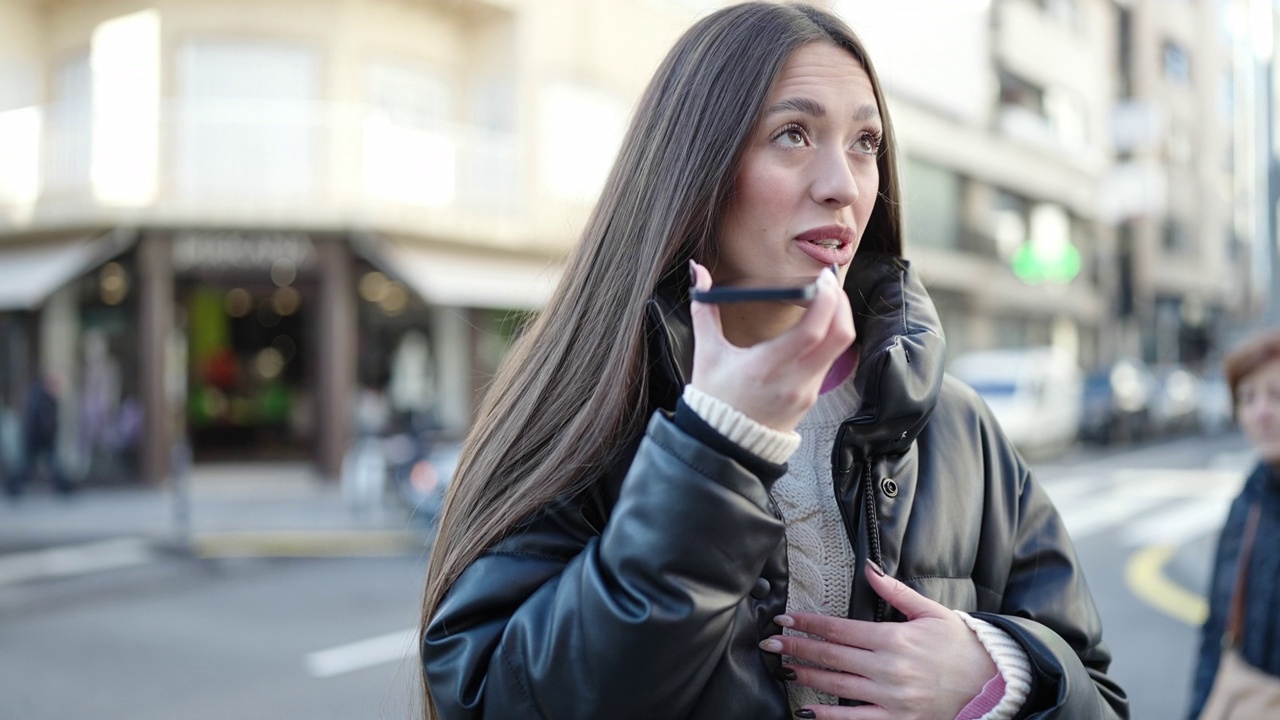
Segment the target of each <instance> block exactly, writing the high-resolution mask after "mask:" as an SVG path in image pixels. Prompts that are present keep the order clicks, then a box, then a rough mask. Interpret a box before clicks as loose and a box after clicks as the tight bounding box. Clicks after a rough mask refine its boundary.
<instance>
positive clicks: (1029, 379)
mask: <svg viewBox="0 0 1280 720" xmlns="http://www.w3.org/2000/svg"><path fill="white" fill-rule="evenodd" d="M951 372H952V374H953V375H955V376H956V377H957V378H959V379H960V380H962V381H964V382H965V383H967V384H968V385H969V386H971V387H972V388H973V389H974V390H976V391H977V392H978V394H979V395H981V396H982V399H983V400H985V401H986V403H987V405H988V406H989V407H990V408H991V412H992V413H993V414H994V415H995V416H996V420H997V421H998V422H999V423H1000V427H1001V428H1003V429H1004V432H1005V434H1006V435H1008V436H1009V439H1010V441H1012V442H1013V444H1014V445H1015V446H1016V447H1017V448H1018V449H1019V450H1021V451H1023V452H1025V453H1027V454H1030V455H1037V456H1043V455H1046V454H1048V453H1051V452H1053V451H1057V450H1062V449H1064V448H1066V447H1068V446H1070V445H1071V444H1072V443H1073V442H1075V439H1076V432H1077V430H1078V428H1079V425H1080V412H1081V400H1080V387H1081V382H1082V373H1081V371H1080V366H1079V365H1078V364H1077V363H1076V361H1075V359H1074V358H1072V357H1070V356H1068V355H1066V354H1064V353H1062V352H1061V351H1058V350H1055V349H1053V348H1049V347H1030V348H1015V349H1005V350H984V351H976V352H970V353H965V354H962V355H960V356H958V357H956V359H955V361H954V362H952V364H951Z"/></svg>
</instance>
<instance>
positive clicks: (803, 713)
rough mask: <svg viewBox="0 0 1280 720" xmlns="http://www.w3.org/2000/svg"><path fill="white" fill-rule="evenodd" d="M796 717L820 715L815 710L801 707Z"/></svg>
mask: <svg viewBox="0 0 1280 720" xmlns="http://www.w3.org/2000/svg"><path fill="white" fill-rule="evenodd" d="M796 717H798V718H816V717H818V715H817V713H815V712H814V711H812V710H810V709H809V708H800V709H799V710H797V711H796Z"/></svg>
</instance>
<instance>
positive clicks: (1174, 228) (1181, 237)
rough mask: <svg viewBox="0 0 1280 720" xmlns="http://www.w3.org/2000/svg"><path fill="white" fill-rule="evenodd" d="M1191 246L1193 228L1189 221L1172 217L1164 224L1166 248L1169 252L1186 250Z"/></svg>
mask: <svg viewBox="0 0 1280 720" xmlns="http://www.w3.org/2000/svg"><path fill="white" fill-rule="evenodd" d="M1190 248H1191V229H1190V228H1189V227H1188V226H1187V223H1185V222H1183V221H1182V220H1178V219H1176V218H1170V219H1168V220H1166V221H1165V224H1164V249H1165V250H1167V251H1168V252H1175V253H1176V252H1184V251H1186V250H1188V249H1190Z"/></svg>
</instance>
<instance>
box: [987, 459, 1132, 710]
mask: <svg viewBox="0 0 1280 720" xmlns="http://www.w3.org/2000/svg"><path fill="white" fill-rule="evenodd" d="M1014 457H1015V458H1016V455H1015V456H1014ZM1015 467H1017V469H1018V476H1019V483H1018V487H1019V492H1018V501H1017V502H1018V506H1017V508H1016V513H1017V515H1016V517H1017V518H1018V520H1017V525H1016V527H1015V528H1014V534H1015V536H1014V538H1013V539H1014V546H1013V557H1012V565H1011V568H1010V575H1009V579H1008V582H1007V584H1006V586H1005V593H1004V598H1003V600H1002V603H1001V611H1000V613H998V614H996V613H973V616H974V617H978V618H981V619H983V620H986V621H987V622H989V623H991V624H993V625H995V626H997V627H999V628H1001V629H1003V630H1004V631H1005V632H1007V633H1009V635H1010V636H1011V637H1013V639H1014V640H1016V641H1017V642H1018V643H1019V644H1021V645H1022V647H1023V649H1024V650H1026V652H1027V656H1028V659H1029V660H1030V661H1031V675H1032V688H1031V693H1030V694H1029V695H1028V697H1027V701H1026V703H1025V704H1024V705H1023V709H1022V712H1020V713H1019V714H1018V716H1017V717H1019V718H1037V719H1041V718H1043V719H1046V720H1047V719H1048V718H1061V719H1062V720H1068V719H1072V720H1074V719H1075V718H1097V719H1102V718H1128V717H1129V701H1128V698H1127V697H1126V696H1125V693H1124V691H1123V690H1122V689H1121V688H1120V687H1119V685H1117V684H1116V683H1115V681H1114V680H1112V679H1111V678H1110V677H1109V676H1108V675H1107V669H1108V668H1109V666H1110V665H1111V652H1110V651H1109V650H1108V649H1107V647H1106V645H1105V644H1103V642H1102V622H1101V620H1100V618H1099V616H1098V611H1097V607H1096V606H1095V605H1094V602H1093V596H1092V594H1091V593H1090V592H1089V587H1088V585H1087V583H1086V582H1085V578H1084V574H1083V570H1082V569H1081V567H1080V563H1079V561H1078V559H1077V558H1076V553H1075V548H1074V546H1073V544H1072V542H1071V538H1070V537H1069V536H1068V535H1067V530H1066V527H1065V526H1064V525H1063V524H1062V519H1061V517H1060V516H1059V515H1058V512H1057V510H1056V509H1055V508H1054V506H1053V503H1052V502H1051V501H1050V499H1049V497H1048V495H1047V494H1046V493H1045V491H1044V489H1043V488H1042V487H1041V486H1040V484H1039V483H1037V482H1036V481H1035V479H1034V478H1033V477H1031V475H1030V473H1029V471H1028V470H1027V469H1026V467H1025V465H1024V464H1023V463H1022V461H1021V460H1020V459H1016V460H1015Z"/></svg>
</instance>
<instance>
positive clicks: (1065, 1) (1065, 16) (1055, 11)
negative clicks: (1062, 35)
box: [1038, 0, 1080, 30]
mask: <svg viewBox="0 0 1280 720" xmlns="http://www.w3.org/2000/svg"><path fill="white" fill-rule="evenodd" d="M1038 4H1039V5H1040V9H1041V10H1042V11H1043V12H1044V14H1045V15H1047V16H1048V17H1050V18H1051V19H1053V20H1054V21H1055V22H1057V23H1058V24H1060V25H1062V26H1063V27H1066V28H1070V29H1072V30H1075V29H1077V28H1079V27H1080V6H1079V4H1078V3H1077V0H1038Z"/></svg>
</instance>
